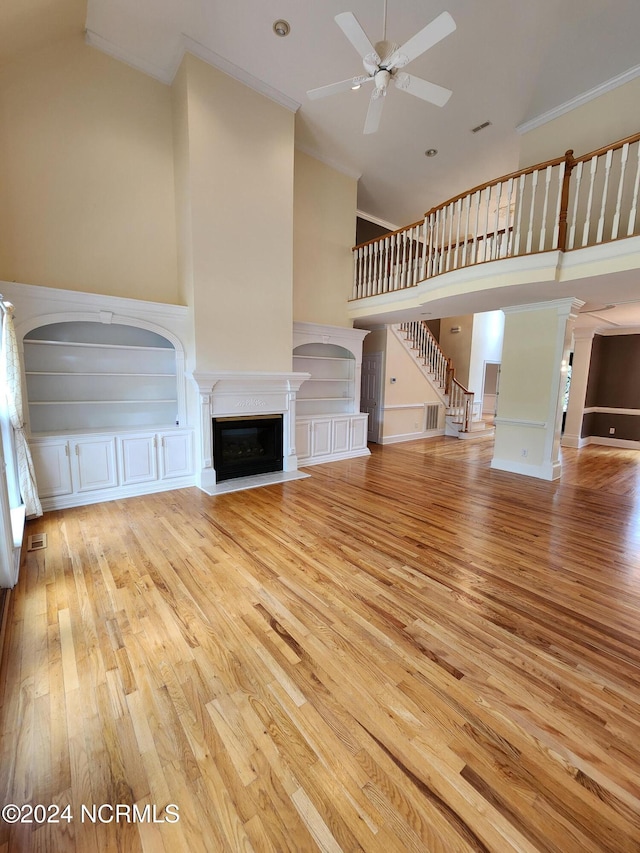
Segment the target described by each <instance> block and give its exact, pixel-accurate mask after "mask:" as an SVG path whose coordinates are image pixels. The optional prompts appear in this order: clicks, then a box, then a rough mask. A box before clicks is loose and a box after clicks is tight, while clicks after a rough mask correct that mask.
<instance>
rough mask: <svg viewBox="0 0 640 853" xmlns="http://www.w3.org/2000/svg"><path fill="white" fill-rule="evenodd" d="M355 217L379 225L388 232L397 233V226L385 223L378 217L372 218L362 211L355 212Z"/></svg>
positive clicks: (369, 214)
mask: <svg viewBox="0 0 640 853" xmlns="http://www.w3.org/2000/svg"><path fill="white" fill-rule="evenodd" d="M356 216H358V217H359V218H360V219H366V220H367V222H373V224H374V225H379V226H380V227H381V228H387V229H388V230H389V231H398V230H399V228H398V226H397V225H394V224H393V223H392V222H387V221H386V220H385V219H380V218H379V217H378V216H373V214H371V213H365V212H364V210H360V209H359V208H358V210H356Z"/></svg>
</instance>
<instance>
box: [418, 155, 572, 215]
mask: <svg viewBox="0 0 640 853" xmlns="http://www.w3.org/2000/svg"><path fill="white" fill-rule="evenodd" d="M563 161H564V157H554V159H553V160H545V162H544V163H536V165H535V166H528V167H527V168H526V169H520V170H519V171H517V172H509V173H508V174H507V175H502V177H501V178H495V180H493V181H487V182H486V183H484V184H478V186H477V187H473V189H470V190H465V192H463V193H459V194H458V195H454V196H453V198H450V199H448V200H447V201H445V202H443V203H442V204H437V205H436V206H435V207H432V208H431V210H428V211H427V212H426V213H425V216H431V214H432V213H435V212H436V211H437V210H441V209H442V208H443V207H448V206H449V205H450V204H455V202H456V201H460V199H463V198H466V197H467V196H468V195H475V193H477V192H482V190H486V189H489V187H495V186H497V185H498V184H503V183H504V182H505V181H510V180H515V179H516V178H519V177H521V176H522V175H530V174H531V173H532V172H541V171H542V170H543V169H547V168H548V167H549V166H559V165H560V164H561V163H562V162H563Z"/></svg>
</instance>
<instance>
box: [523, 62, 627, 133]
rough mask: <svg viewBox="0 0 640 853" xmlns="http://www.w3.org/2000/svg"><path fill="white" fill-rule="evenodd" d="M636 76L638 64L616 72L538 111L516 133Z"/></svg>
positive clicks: (564, 112)
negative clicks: (548, 108)
mask: <svg viewBox="0 0 640 853" xmlns="http://www.w3.org/2000/svg"><path fill="white" fill-rule="evenodd" d="M636 77H640V65H635V66H634V67H633V68H628V69H627V70H626V71H623V72H622V74H617V75H616V76H615V77H611V78H610V79H609V80H605V82H604V83H600V85H598V86H594V87H593V89H588V90H587V91H586V92H582V94H580V95H576V96H575V98H570V99H569V100H568V101H565V102H564V103H562V104H558V106H557V107H552V109H550V110H547V111H546V112H544V113H540V115H538V116H535V117H534V118H532V119H528V121H524V122H522V124H519V125H518V126H517V127H516V133H519V134H520V135H521V136H522V135H524V134H525V133H529V131H530V130H535V129H536V128H538V127H542V125H544V124H547V123H548V122H550V121H553V120H554V119H556V118H559V117H560V116H562V115H565V114H566V113H570V112H571V111H572V110H575V109H576V108H577V107H581V106H582V105H583V104H587V103H589V101H594V100H595V99H596V98H599V97H600V96H601V95H604V94H605V93H606V92H611V91H613V90H614V89H617V88H618V87H619V86H623V85H624V84H625V83H630V82H631V80H635V78H636Z"/></svg>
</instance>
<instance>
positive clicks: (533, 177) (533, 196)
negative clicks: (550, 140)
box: [526, 169, 538, 255]
mask: <svg viewBox="0 0 640 853" xmlns="http://www.w3.org/2000/svg"><path fill="white" fill-rule="evenodd" d="M537 189H538V170H537V169H534V170H533V172H532V173H531V205H530V208H529V229H528V231H527V251H526V254H527V255H528V254H529V253H530V252H531V248H532V246H533V213H534V210H535V205H536V191H537Z"/></svg>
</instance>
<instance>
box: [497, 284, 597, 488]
mask: <svg viewBox="0 0 640 853" xmlns="http://www.w3.org/2000/svg"><path fill="white" fill-rule="evenodd" d="M583 304H584V303H582V302H581V301H580V300H574V299H558V300H554V301H552V302H542V303H537V304H533V305H517V306H513V307H508V308H503V311H504V313H505V329H504V343H503V348H502V366H501V370H500V388H499V396H498V411H497V415H496V419H495V426H496V439H495V445H494V457H493V459H492V461H491V467H492V468H497V469H500V470H502V471H511V472H512V473H515V474H525V475H527V476H530V477H538V478H539V479H542V480H556V479H558V478H559V477H560V471H561V469H560V437H561V430H562V409H563V405H562V403H563V397H564V391H565V385H566V377H567V366H568V359H569V351H570V347H571V336H572V332H573V325H574V323H575V318H576V316H577V312H578V309H579V308H580V307H581V306H582V305H583Z"/></svg>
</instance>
